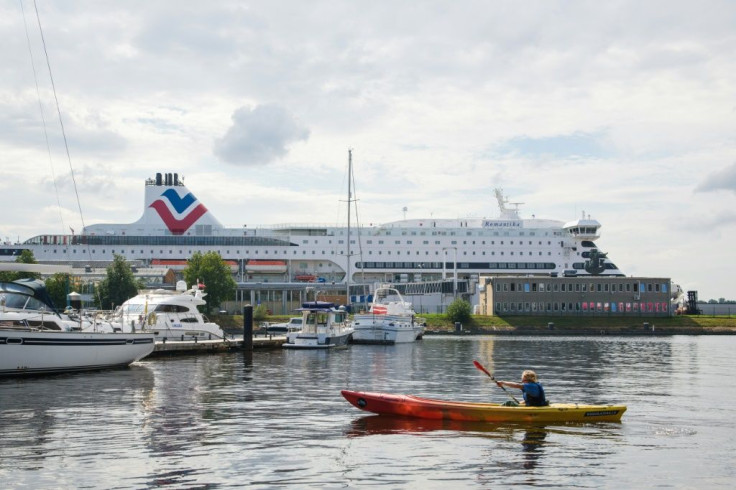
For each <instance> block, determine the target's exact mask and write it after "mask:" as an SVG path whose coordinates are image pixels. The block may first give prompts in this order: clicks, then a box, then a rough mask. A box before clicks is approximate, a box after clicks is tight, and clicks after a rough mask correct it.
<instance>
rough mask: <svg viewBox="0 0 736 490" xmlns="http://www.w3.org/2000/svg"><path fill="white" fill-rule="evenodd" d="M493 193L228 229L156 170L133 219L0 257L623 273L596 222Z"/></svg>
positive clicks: (395, 270)
mask: <svg viewBox="0 0 736 490" xmlns="http://www.w3.org/2000/svg"><path fill="white" fill-rule="evenodd" d="M494 192H495V197H496V200H497V201H498V206H499V209H500V215H499V217H498V218H495V219H486V218H465V219H439V218H428V219H404V220H400V221H394V222H390V223H384V224H381V225H372V226H355V225H353V226H352V227H350V228H349V230H350V235H349V236H348V227H347V226H346V225H345V226H343V225H340V226H336V225H280V226H271V227H258V228H252V227H243V228H226V227H224V226H223V225H222V224H221V223H220V222H219V221H218V220H217V219H216V218H215V217H214V216H213V215H212V213H211V212H210V211H209V210H208V209H207V208H206V207H205V206H204V204H203V203H201V202H200V201H199V200H198V199H197V198H196V197H195V195H194V194H193V193H192V192H191V191H190V190H189V189H188V188H187V187H186V186H185V185H184V183H183V181H182V180H180V179H179V177H178V175H177V174H160V173H159V174H157V175H156V178H155V179H149V180H147V181H146V191H145V201H144V213H143V216H142V217H141V218H140V219H139V220H138V221H136V222H134V223H130V224H96V225H92V226H87V227H86V228H85V229H84V231H83V232H82V234H80V235H40V236H36V237H33V238H31V239H29V240H27V241H25V242H23V243H19V244H4V245H2V246H0V260H6V261H12V260H15V257H16V256H17V255H19V254H20V253H21V251H22V250H23V249H29V250H31V251H32V252H33V254H34V256H35V257H36V259H37V260H38V261H39V262H41V263H62V264H77V265H80V266H81V265H83V264H86V263H89V262H90V261H95V262H99V261H112V260H113V254H120V255H123V256H125V257H126V258H127V259H128V260H131V261H138V262H139V263H142V264H156V265H157V266H166V265H167V264H169V265H172V266H174V267H175V266H177V265H179V266H180V265H181V263H182V262H181V261H183V260H186V259H187V258H189V257H191V256H192V254H193V253H195V252H198V251H199V252H203V253H204V252H208V251H211V250H214V251H217V252H218V253H219V254H220V255H221V256H222V258H223V259H225V260H226V261H229V263H230V264H231V266H232V268H233V271H234V273H235V274H236V275H237V279H238V280H239V281H243V282H249V281H265V282H292V281H305V282H330V283H332V282H335V283H345V282H346V271H348V270H349V271H350V274H351V276H352V278H351V280H350V283H351V284H354V283H374V282H387V281H392V282H412V281H427V280H438V279H442V278H445V277H451V276H452V275H453V274H456V275H457V276H461V277H463V278H471V277H474V276H478V275H480V274H504V275H509V274H520V275H527V274H550V273H558V274H562V273H563V271H572V270H574V271H576V274H577V275H586V274H589V273H590V271H592V272H593V273H597V274H601V275H623V273H622V272H621V271H620V270H619V269H618V268H617V267H616V266H615V265H614V264H613V262H611V260H610V259H608V258H607V257H606V255H605V254H602V253H600V252H599V251H598V249H597V247H596V245H595V243H594V241H593V240H596V239H598V238H599V237H600V228H601V224H600V223H599V222H598V221H596V220H594V219H591V218H590V217H586V216H583V217H582V218H581V219H579V220H576V221H572V222H569V223H564V222H562V221H556V220H549V219H537V218H534V217H532V218H530V219H528V218H521V217H520V216H519V209H518V206H519V205H520V204H522V203H508V201H507V199H506V198H505V197H504V195H503V193H502V191H501V190H500V189H496V190H495V191H494ZM507 205H512V206H514V207H513V208H512V209H510V208H509V207H508V206H507ZM348 240H349V242H350V243H349V244H348ZM348 245H349V247H348ZM347 250H350V251H351V252H350V254H349V256H350V265H349V266H348V253H347ZM591 252H592V254H591ZM591 259H592V260H591Z"/></svg>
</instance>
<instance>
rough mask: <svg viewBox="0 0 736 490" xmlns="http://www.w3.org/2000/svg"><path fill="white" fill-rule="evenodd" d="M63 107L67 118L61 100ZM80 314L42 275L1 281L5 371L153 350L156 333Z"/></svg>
mask: <svg viewBox="0 0 736 490" xmlns="http://www.w3.org/2000/svg"><path fill="white" fill-rule="evenodd" d="M36 15H38V12H36ZM40 26H41V23H40V21H39V28H40ZM47 61H48V60H47ZM49 66H50V65H49ZM34 72H35V70H34ZM57 111H58V112H59V119H60V120H61V111H60V110H59V109H58V105H57ZM44 125H45V120H44ZM62 132H63V125H62ZM64 141H65V142H66V138H64ZM68 154H69V152H68V151H67V155H68ZM70 166H71V161H70ZM72 175H73V174H72ZM75 186H76V183H75ZM80 212H81V207H80ZM45 268H47V269H45ZM3 270H6V271H15V272H33V273H54V272H67V273H69V272H71V268H68V270H62V271H60V270H58V266H44V265H42V264H19V263H9V264H4V265H3ZM77 319H78V321H75V320H73V319H72V318H70V317H69V316H67V315H66V314H64V315H62V314H60V313H58V311H57V310H56V308H55V307H54V304H53V302H52V301H51V298H50V296H49V294H48V292H47V291H46V287H45V284H44V283H43V282H41V281H39V280H36V279H30V280H29V279H20V280H17V281H10V282H2V283H0V376H9V375H13V376H16V375H27V374H45V373H60V372H69V371H88V370H97V369H102V368H111V367H124V366H128V365H129V364H131V363H133V362H135V361H137V360H139V359H141V358H143V357H145V356H147V355H148V354H150V353H151V352H153V349H154V340H153V334H152V333H134V332H130V333H122V332H120V331H119V329H117V330H118V331H116V329H115V328H114V327H113V326H112V325H111V324H110V323H102V324H98V323H97V322H96V321H91V322H90V321H89V320H88V319H87V318H85V315H84V314H83V312H82V311H80V312H79V315H78V317H77Z"/></svg>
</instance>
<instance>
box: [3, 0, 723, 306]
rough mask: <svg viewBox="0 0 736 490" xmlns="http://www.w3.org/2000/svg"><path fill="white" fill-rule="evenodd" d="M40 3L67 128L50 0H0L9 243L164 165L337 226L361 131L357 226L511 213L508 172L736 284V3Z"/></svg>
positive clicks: (137, 200) (670, 258)
mask: <svg viewBox="0 0 736 490" xmlns="http://www.w3.org/2000/svg"><path fill="white" fill-rule="evenodd" d="M21 7H22V8H21ZM37 10H38V13H39V17H40V21H41V26H42V28H43V36H44V39H45V44H46V52H47V53H48V65H50V67H51V74H52V77H53V84H54V86H55V88H56V96H57V98H58V107H59V108H60V110H61V121H62V123H63V127H64V133H62V132H61V130H60V127H61V124H60V123H59V116H58V114H57V110H56V107H57V105H56V100H55V98H54V93H53V91H52V89H51V88H52V85H51V81H50V77H49V69H48V65H47V60H46V56H45V54H44V47H43V44H42V42H41V37H40V35H39V28H38V20H37V18H36V8H34V4H33V2H32V1H29V0H23V1H21V0H15V1H11V0H4V1H3V2H2V3H0V36H1V38H2V39H3V48H2V49H1V50H0V170H1V171H2V179H0V203H2V206H3V208H4V209H5V210H6V211H5V212H4V213H3V219H2V220H1V221H0V237H2V239H3V240H11V241H16V240H18V239H20V240H25V239H27V238H30V237H32V236H34V235H36V234H39V233H49V232H51V233H64V232H68V229H69V228H75V229H77V230H80V229H81V227H82V221H84V223H85V224H88V225H89V224H92V223H97V222H132V221H135V220H137V219H138V218H139V217H140V215H141V213H142V204H143V183H144V181H145V179H146V178H150V177H153V176H154V174H155V173H156V172H177V173H179V174H180V175H183V176H184V178H185V182H186V184H187V185H188V187H189V188H190V190H191V191H193V192H194V193H195V195H196V196H197V197H198V198H199V199H200V200H201V201H203V202H204V203H205V205H206V206H207V207H208V208H209V209H210V210H211V211H212V212H213V213H214V214H215V216H217V217H218V218H219V219H220V221H221V222H223V223H224V224H226V225H231V226H242V225H243V224H248V226H249V227H251V226H256V225H258V224H276V223H333V224H334V223H335V222H337V221H339V220H343V221H344V216H345V213H344V207H345V204H344V202H343V201H344V200H345V194H346V185H347V184H346V180H345V178H346V177H345V174H346V167H347V151H348V148H352V149H353V157H354V164H355V181H356V187H357V197H358V199H359V204H358V207H359V217H360V222H361V224H369V223H379V222H385V221H393V220H397V219H401V218H402V217H403V215H404V212H403V211H402V210H403V209H404V208H405V207H406V208H407V211H406V216H407V217H408V218H423V217H429V216H434V217H438V218H440V217H444V218H454V217H495V216H497V207H496V203H495V201H494V200H493V198H492V189H493V188H494V187H502V188H503V189H504V191H505V192H506V193H507V194H508V195H509V196H510V198H511V201H514V202H522V203H524V204H523V205H522V206H521V209H522V215H523V216H525V217H530V216H531V215H535V216H536V217H538V218H552V219H559V220H563V221H567V220H572V219H575V218H578V217H579V216H580V215H581V214H582V213H583V212H585V213H586V214H590V215H591V216H592V217H594V218H596V219H598V220H599V221H600V222H601V223H602V224H603V228H602V237H601V238H600V239H599V240H598V242H597V244H598V245H599V247H600V248H601V249H602V250H603V251H605V252H608V254H609V257H610V258H611V259H612V260H613V261H614V262H615V263H616V264H617V265H618V266H619V268H620V269H621V270H623V271H624V272H625V273H627V274H630V275H642V276H664V277H672V278H673V279H674V280H675V281H676V282H678V283H680V284H681V285H682V287H683V288H684V289H686V290H690V289H694V290H697V291H698V292H699V297H700V298H701V299H710V298H716V299H717V298H720V297H725V298H727V299H736V281H734V280H733V279H734V278H733V276H734V274H735V273H736V266H734V259H733V255H732V250H733V249H734V243H736V131H735V130H736V119H735V118H736V90H735V88H734V87H736V56H734V53H736V29H734V26H736V2H731V1H723V2H718V1H707V0H706V1H699V2H692V1H679V0H668V1H647V2H641V1H612V2H590V1H580V2H576V1H559V2H555V1H551V0H550V1H528V2H508V1H493V0H483V1H466V0H459V1H449V0H443V1H432V0H424V1H422V2H416V1H413V2H409V1H397V0H393V1H380V0H379V1H371V2H366V1H363V2H358V1H347V0H345V1H319V0H310V1H308V2H304V1H289V0H284V1H256V2H248V1H219V0H212V1H209V2H201V1H181V0H178V1H156V0H145V1H134V0H128V1H125V2H119V1H104V0H96V1H92V0H89V1H73V0H71V1H64V2H51V1H48V0H37ZM24 16H25V19H24ZM29 45H30V46H29ZM34 71H35V77H34ZM44 120H45V124H44ZM44 128H45V129H44ZM62 134H65V135H66V141H67V144H68V149H69V150H68V155H67V151H66V149H65V146H64V141H63V137H62ZM47 140H48V146H47V143H46V141H47ZM49 148H50V150H49ZM71 169H73V176H72V173H71ZM74 181H76V192H75V186H74ZM77 193H78V195H79V200H78V201H77V197H76V194H77ZM80 208H81V211H82V213H81V217H80Z"/></svg>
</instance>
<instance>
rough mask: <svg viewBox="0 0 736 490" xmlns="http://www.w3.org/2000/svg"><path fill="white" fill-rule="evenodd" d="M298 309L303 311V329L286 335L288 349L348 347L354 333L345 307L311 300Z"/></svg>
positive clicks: (285, 345)
mask: <svg viewBox="0 0 736 490" xmlns="http://www.w3.org/2000/svg"><path fill="white" fill-rule="evenodd" d="M297 311H301V312H302V329H301V330H300V331H298V332H291V333H288V334H287V335H286V343H284V344H283V346H284V347H285V348H287V349H329V348H331V347H346V346H347V345H348V343H349V342H350V340H351V336H352V335H353V327H352V325H351V324H350V322H349V321H348V319H347V316H348V314H347V311H345V309H344V308H336V307H335V304H334V303H329V302H326V301H310V302H307V303H303V304H302V307H301V308H299V309H298V310H297Z"/></svg>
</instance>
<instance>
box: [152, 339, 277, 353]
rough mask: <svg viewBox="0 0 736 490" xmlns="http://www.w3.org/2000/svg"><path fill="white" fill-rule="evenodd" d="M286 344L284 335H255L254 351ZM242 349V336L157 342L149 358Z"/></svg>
mask: <svg viewBox="0 0 736 490" xmlns="http://www.w3.org/2000/svg"><path fill="white" fill-rule="evenodd" d="M284 342H286V337H285V336H283V335H265V336H263V335H262V336H256V335H254V336H253V349H280V348H281V344H283V343H284ZM242 348H243V336H242V335H240V336H235V337H232V338H227V339H217V340H196V341H195V340H166V341H158V340H157V341H156V347H155V348H154V350H153V352H152V353H151V354H150V355H149V356H148V357H151V356H161V355H175V354H209V353H217V352H227V351H233V350H240V349H242Z"/></svg>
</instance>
